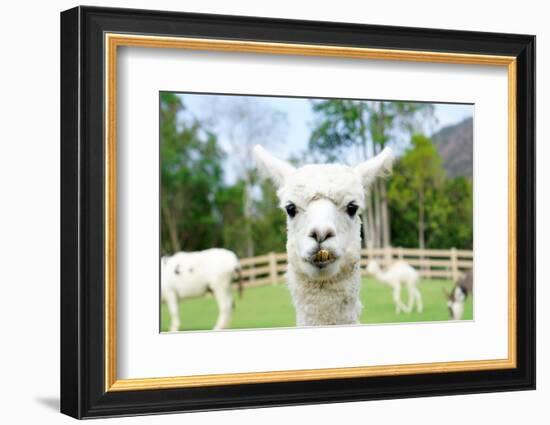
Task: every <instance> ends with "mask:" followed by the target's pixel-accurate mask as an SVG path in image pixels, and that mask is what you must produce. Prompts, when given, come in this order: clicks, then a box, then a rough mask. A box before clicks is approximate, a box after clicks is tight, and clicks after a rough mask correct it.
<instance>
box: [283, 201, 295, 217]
mask: <svg viewBox="0 0 550 425" xmlns="http://www.w3.org/2000/svg"><path fill="white" fill-rule="evenodd" d="M285 210H286V213H287V214H288V216H289V217H290V218H292V217H294V216H295V215H296V213H297V210H296V205H294V204H293V203H292V202H290V203H288V204H287V205H286V207H285Z"/></svg>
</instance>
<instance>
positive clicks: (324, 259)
mask: <svg viewBox="0 0 550 425" xmlns="http://www.w3.org/2000/svg"><path fill="white" fill-rule="evenodd" d="M335 261H336V257H335V255H334V254H333V253H332V252H331V251H328V250H326V249H320V250H319V251H317V252H316V253H315V254H314V255H312V256H311V258H310V259H309V262H310V263H311V264H313V265H314V266H315V267H318V268H320V269H322V268H324V267H326V266H328V265H329V264H332V263H334V262H335Z"/></svg>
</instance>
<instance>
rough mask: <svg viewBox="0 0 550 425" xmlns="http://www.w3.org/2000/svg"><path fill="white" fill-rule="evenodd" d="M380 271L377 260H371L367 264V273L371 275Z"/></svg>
mask: <svg viewBox="0 0 550 425" xmlns="http://www.w3.org/2000/svg"><path fill="white" fill-rule="evenodd" d="M379 272H380V266H379V265H378V262H377V261H376V260H369V263H368V264H367V273H368V274H370V275H375V274H377V273H379Z"/></svg>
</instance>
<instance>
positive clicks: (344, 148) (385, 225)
mask: <svg viewBox="0 0 550 425" xmlns="http://www.w3.org/2000/svg"><path fill="white" fill-rule="evenodd" d="M313 111H314V113H315V114H316V116H317V121H316V122H315V124H314V128H313V131H312V134H311V138H310V143H309V145H310V148H311V150H312V151H313V152H315V153H318V152H320V153H322V154H323V155H324V156H325V160H326V161H327V162H333V161H336V160H338V161H342V158H344V159H345V158H348V157H350V156H352V157H353V158H354V159H355V162H356V161H357V159H358V158H359V159H360V160H362V161H365V160H367V159H368V158H369V157H371V156H374V155H376V154H378V153H379V152H380V151H381V150H382V149H383V148H384V147H385V146H386V145H387V144H388V143H389V142H390V140H392V141H393V142H394V144H397V142H398V141H399V139H400V136H401V135H402V134H403V133H410V132H412V131H414V130H415V129H416V128H417V127H419V123H418V121H417V117H418V116H419V115H420V114H424V115H426V116H427V117H428V118H429V117H430V116H431V115H432V114H433V106H431V105H430V104H422V103H411V102H387V101H356V100H341V99H331V100H321V101H314V102H313ZM386 184H387V183H386V181H385V180H378V181H377V182H376V183H375V184H374V185H373V186H372V188H371V191H370V193H368V194H366V195H367V197H366V208H365V211H364V215H363V223H367V226H368V228H367V231H366V235H367V238H366V241H365V244H366V245H367V246H373V247H377V246H389V245H391V234H390V217H389V212H388V201H387V193H386V192H387V191H386Z"/></svg>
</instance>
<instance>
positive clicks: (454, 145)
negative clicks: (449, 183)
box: [432, 118, 474, 178]
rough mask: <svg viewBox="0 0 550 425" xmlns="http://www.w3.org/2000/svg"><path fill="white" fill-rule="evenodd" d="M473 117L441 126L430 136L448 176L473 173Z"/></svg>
mask: <svg viewBox="0 0 550 425" xmlns="http://www.w3.org/2000/svg"><path fill="white" fill-rule="evenodd" d="M473 135H474V130H473V119H472V118H466V119H465V120H464V121H462V122H460V123H458V124H454V125H449V126H447V127H443V128H442V129H441V130H439V131H438V132H437V133H435V134H434V135H433V136H432V140H433V142H434V144H435V145H436V146H437V150H438V151H439V154H440V155H441V158H442V159H443V167H444V168H445V171H447V174H448V175H449V177H457V176H465V177H470V178H472V174H473V147H474V145H473Z"/></svg>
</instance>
